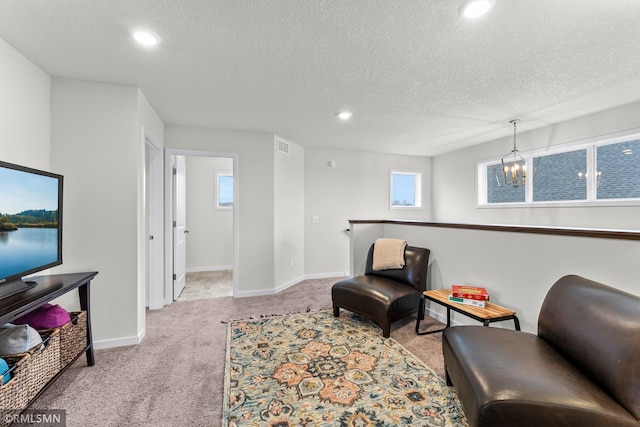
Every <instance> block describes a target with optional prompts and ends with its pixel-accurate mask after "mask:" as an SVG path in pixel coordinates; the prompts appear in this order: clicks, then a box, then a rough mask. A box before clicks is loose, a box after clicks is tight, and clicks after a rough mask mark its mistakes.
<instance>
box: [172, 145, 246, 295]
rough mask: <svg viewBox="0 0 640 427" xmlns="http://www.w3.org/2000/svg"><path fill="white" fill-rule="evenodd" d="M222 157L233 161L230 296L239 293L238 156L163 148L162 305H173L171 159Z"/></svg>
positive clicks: (234, 154) (217, 152)
mask: <svg viewBox="0 0 640 427" xmlns="http://www.w3.org/2000/svg"><path fill="white" fill-rule="evenodd" d="M175 156H189V157H223V158H230V159H232V160H233V176H234V180H233V295H234V296H235V295H237V294H238V278H239V277H240V243H239V240H240V239H239V236H240V232H239V231H240V191H239V187H240V185H239V179H238V177H239V176H240V175H239V171H240V156H239V154H238V153H226V152H220V151H204V150H184V149H176V148H165V175H164V176H165V181H164V185H165V187H164V188H165V197H164V200H165V207H164V214H165V236H167V239H165V251H164V253H165V263H164V264H165V280H164V290H163V291H164V296H165V304H171V303H172V302H173V238H168V237H169V236H173V234H172V233H173V186H172V179H173V166H172V165H173V157H175Z"/></svg>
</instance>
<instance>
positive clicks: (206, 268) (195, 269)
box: [186, 265, 233, 273]
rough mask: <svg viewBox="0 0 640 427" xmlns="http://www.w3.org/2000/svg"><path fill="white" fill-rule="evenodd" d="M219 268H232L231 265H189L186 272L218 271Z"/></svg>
mask: <svg viewBox="0 0 640 427" xmlns="http://www.w3.org/2000/svg"><path fill="white" fill-rule="evenodd" d="M220 270H233V265H210V266H204V267H189V268H187V269H186V271H187V273H199V272H201V271H220Z"/></svg>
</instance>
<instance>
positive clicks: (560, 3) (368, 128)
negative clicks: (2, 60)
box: [0, 0, 640, 155]
mask: <svg viewBox="0 0 640 427" xmlns="http://www.w3.org/2000/svg"><path fill="white" fill-rule="evenodd" d="M461 3H462V0H459V1H454V0H422V1H413V0H411V1H409V0H406V1H405V0H397V1H390V0H348V1H344V0H341V1H337V0H336V1H332V0H261V1H256V0H224V1H220V0H189V1H186V0H182V1H179V0H108V1H104V0H103V1H100V0H57V1H51V0H2V1H0V37H2V38H3V39H4V40H5V41H7V42H8V43H9V44H11V45H12V46H13V47H15V48H16V49H17V50H19V51H20V52H21V53H22V54H24V55H25V56H26V57H28V58H29V59H30V60H31V61H33V62H34V63H35V64H37V65H38V66H40V67H41V68H42V69H43V70H44V71H46V72H48V73H49V74H51V75H52V76H59V77H68V78H73V79H82V80H90V81H98V82H108V83H118V84H126V85H135V86H139V87H140V88H141V89H142V91H143V93H144V94H145V95H146V97H147V98H148V99H149V102H151V104H152V105H153V106H154V108H155V109H156V111H157V112H158V114H159V115H160V117H161V118H162V119H163V121H164V122H165V123H166V124H178V125H190V126H204V127H215V128H224V129H241V130H250V131H259V132H269V133H275V134H278V135H280V136H282V137H285V138H288V139H290V140H292V141H294V142H296V143H298V144H301V145H303V146H309V147H311V146H313V147H331V148H340V149H349V150H366V151H377V152H386V153H397V154H412V155H437V154H441V153H445V152H448V151H452V150H456V149H459V148H463V147H466V146H469V145H473V144H477V143H481V142H485V141H487V140H491V139H495V138H499V137H502V136H506V135H509V134H510V133H511V132H512V128H511V125H509V123H508V121H509V120H510V119H512V118H521V119H522V122H521V124H520V125H519V127H518V130H519V131H524V130H528V129H533V128H536V127H540V126H545V125H549V124H551V123H555V122H559V121H563V120H567V119H570V118H573V117H578V116H582V115H585V114H589V113H592V112H596V111H601V110H605V109H608V108H612V107H615V106H618V105H622V104H626V103H630V102H634V101H638V100H640V1H639V0H607V1H603V0H573V1H571V0H518V1H515V0H496V4H495V6H494V8H493V9H492V10H491V11H490V12H489V14H488V15H486V16H485V17H483V18H481V19H479V20H475V21H468V20H464V19H463V18H461V17H460V15H459V14H458V8H459V6H460V4H461ZM134 27H148V28H150V29H152V30H154V31H155V32H157V33H158V34H160V36H161V37H162V43H161V45H160V46H159V47H158V48H155V49H141V48H139V47H137V46H135V45H134V43H133V42H132V40H131V38H130V34H129V31H130V29H131V28H134ZM0 66H1V64H0ZM341 109H349V110H352V111H353V113H354V115H353V118H352V119H351V120H350V121H349V122H340V121H339V120H337V119H336V113H337V112H338V111H339V110H341Z"/></svg>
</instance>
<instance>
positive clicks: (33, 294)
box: [0, 271, 98, 404]
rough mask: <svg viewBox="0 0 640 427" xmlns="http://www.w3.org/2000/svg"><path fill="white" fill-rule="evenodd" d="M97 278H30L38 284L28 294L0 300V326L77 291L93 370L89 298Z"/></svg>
mask: <svg viewBox="0 0 640 427" xmlns="http://www.w3.org/2000/svg"><path fill="white" fill-rule="evenodd" d="M97 274H98V272H97V271H92V272H86V273H71V274H55V275H51V276H38V277H29V279H28V280H29V281H35V282H37V283H38V284H37V285H36V286H34V287H32V288H30V289H28V290H27V291H24V292H21V293H19V294H16V295H13V296H10V297H8V298H4V299H1V300H0V325H4V324H5V323H9V322H11V321H13V320H14V319H16V318H18V317H20V316H23V315H25V314H27V313H29V312H31V311H33V310H35V309H36V308H38V307H40V306H42V305H44V304H46V303H47V302H49V301H51V300H53V299H55V298H58V297H59V296H61V295H64V294H66V293H67V292H69V291H72V290H74V289H78V295H79V297H80V309H81V310H84V311H86V312H87V345H86V347H85V349H84V353H85V355H86V357H87V365H89V366H93V365H94V364H95V359H94V357H93V339H92V337H91V309H90V298H89V284H90V283H91V280H92V279H93V278H94V277H95V276H96V275H97ZM82 353H83V352H82V351H81V352H80V353H78V355H77V356H76V357H75V358H74V359H73V360H72V361H71V362H70V363H68V364H67V365H66V366H64V367H62V368H61V369H60V371H59V372H58V373H57V374H56V375H55V376H54V377H53V378H52V379H51V380H50V381H49V382H48V383H47V384H46V385H45V386H44V387H43V388H42V389H41V390H40V391H39V392H38V394H37V395H36V396H35V397H34V398H33V399H31V401H30V402H29V404H31V402H33V401H34V400H36V399H37V398H38V396H40V395H41V394H42V392H44V390H46V389H47V388H48V387H49V386H50V385H51V384H52V383H53V382H54V381H55V380H56V379H58V377H59V376H60V375H62V373H63V372H64V371H65V370H66V369H67V368H68V367H69V366H71V365H72V364H73V362H74V361H75V360H77V359H78V358H79V357H80V356H81V355H82Z"/></svg>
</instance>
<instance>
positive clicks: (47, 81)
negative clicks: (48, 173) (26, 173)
mask: <svg viewBox="0 0 640 427" xmlns="http://www.w3.org/2000/svg"><path fill="white" fill-rule="evenodd" d="M0 64H2V65H1V66H0V94H1V95H0V117H1V118H2V119H0V153H1V154H0V160H2V161H5V162H9V163H16V164H20V165H24V166H29V167H32V168H36V169H43V170H50V163H51V78H50V77H49V75H48V74H47V73H45V72H44V71H42V70H41V69H40V68H38V67H37V66H35V65H34V64H33V63H32V62H31V61H29V60H28V59H27V58H25V57H24V56H23V55H22V54H21V53H19V52H18V51H17V50H15V49H14V48H13V47H11V46H10V45H9V44H7V43H6V42H5V41H4V40H2V39H0ZM52 172H57V171H55V170H52Z"/></svg>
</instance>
